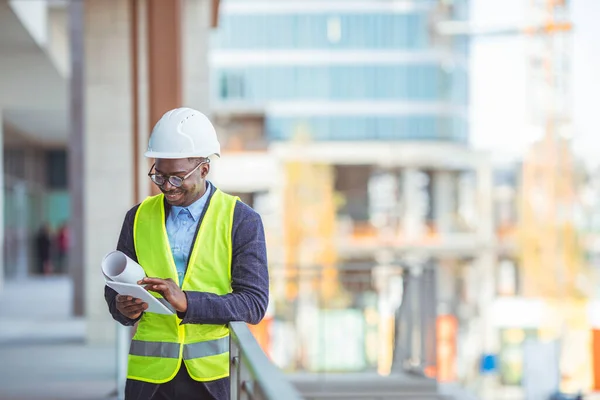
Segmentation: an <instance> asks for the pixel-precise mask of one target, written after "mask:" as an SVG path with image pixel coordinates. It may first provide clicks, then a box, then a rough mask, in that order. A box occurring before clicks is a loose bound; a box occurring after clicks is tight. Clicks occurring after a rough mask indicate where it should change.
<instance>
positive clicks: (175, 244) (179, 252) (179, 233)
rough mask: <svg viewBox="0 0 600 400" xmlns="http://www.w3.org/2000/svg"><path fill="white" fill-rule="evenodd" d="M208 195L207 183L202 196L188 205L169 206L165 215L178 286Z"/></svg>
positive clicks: (185, 267)
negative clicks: (168, 211)
mask: <svg viewBox="0 0 600 400" xmlns="http://www.w3.org/2000/svg"><path fill="white" fill-rule="evenodd" d="M209 195H210V186H208V184H207V187H206V191H205V192H204V194H203V195H202V197H200V198H199V199H198V200H196V201H195V202H194V203H192V204H191V205H189V206H188V207H177V206H173V207H171V212H170V213H169V216H168V217H167V223H166V226H167V235H168V236H169V244H170V245H171V253H172V254H173V261H175V267H176V268H177V277H178V278H179V286H182V285H183V277H184V276H185V271H186V269H187V264H188V260H189V257H190V252H191V249H192V245H193V242H194V237H195V234H196V228H197V227H198V221H200V217H201V216H202V211H203V210H204V206H205V205H206V200H207V199H208V196H209Z"/></svg>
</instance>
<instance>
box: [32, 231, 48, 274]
mask: <svg viewBox="0 0 600 400" xmlns="http://www.w3.org/2000/svg"><path fill="white" fill-rule="evenodd" d="M35 245H36V256H37V266H38V268H37V269H38V272H39V273H40V274H44V275H50V274H51V273H52V261H51V260H52V238H51V237H50V227H49V226H48V224H43V225H42V226H41V227H40V229H39V231H38V233H37V235H36V238H35Z"/></svg>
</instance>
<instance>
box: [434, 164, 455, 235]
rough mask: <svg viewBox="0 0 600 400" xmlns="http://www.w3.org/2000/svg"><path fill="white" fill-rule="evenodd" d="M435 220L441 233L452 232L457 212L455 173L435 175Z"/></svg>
mask: <svg viewBox="0 0 600 400" xmlns="http://www.w3.org/2000/svg"><path fill="white" fill-rule="evenodd" d="M433 207H434V210H433V218H434V221H435V225H436V229H437V231H438V232H439V233H441V234H445V233H449V232H450V231H451V230H452V225H453V218H454V213H455V210H456V183H455V179H454V172H452V171H435V172H434V173H433Z"/></svg>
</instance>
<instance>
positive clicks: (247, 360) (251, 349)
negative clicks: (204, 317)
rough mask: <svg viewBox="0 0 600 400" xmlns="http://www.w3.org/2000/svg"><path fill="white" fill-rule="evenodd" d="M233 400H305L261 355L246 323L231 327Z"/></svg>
mask: <svg viewBox="0 0 600 400" xmlns="http://www.w3.org/2000/svg"><path fill="white" fill-rule="evenodd" d="M229 328H230V336H229V361H230V367H229V368H230V375H231V399H232V400H280V399H285V400H302V399H303V397H302V396H301V395H300V393H298V391H297V390H296V388H295V387H294V386H293V385H292V384H291V383H290V382H289V381H288V380H287V378H286V377H285V375H284V374H283V372H282V371H281V370H280V369H279V368H277V367H276V366H275V365H274V364H273V363H272V362H271V361H270V360H269V359H268V358H267V356H266V355H265V353H264V352H263V351H262V349H261V348H260V346H259V345H258V342H257V341H256V339H255V338H254V336H253V335H252V333H251V332H250V329H248V326H247V325H246V323H244V322H231V323H230V324H229Z"/></svg>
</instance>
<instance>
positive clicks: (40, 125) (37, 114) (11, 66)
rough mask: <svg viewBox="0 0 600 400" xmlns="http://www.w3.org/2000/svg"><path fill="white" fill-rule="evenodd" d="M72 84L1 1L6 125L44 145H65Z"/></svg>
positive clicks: (0, 83)
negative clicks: (69, 86)
mask: <svg viewBox="0 0 600 400" xmlns="http://www.w3.org/2000/svg"><path fill="white" fill-rule="evenodd" d="M67 92H68V82H67V80H66V79H65V78H64V77H63V76H61V74H60V73H59V71H58V70H57V69H56V67H55V66H54V64H53V63H52V61H51V60H50V57H49V56H48V55H47V53H46V50H45V49H44V48H41V47H40V46H38V44H37V43H36V42H35V41H34V40H33V38H32V37H31V36H30V34H29V32H28V31H27V29H26V28H25V27H24V26H23V25H22V24H21V21H20V20H19V18H18V17H17V16H16V15H15V14H14V13H13V11H12V9H11V7H10V6H9V5H8V2H7V0H0V109H1V111H2V117H3V119H4V121H5V122H6V123H7V124H8V125H11V126H12V127H13V128H15V130H17V131H19V132H23V134H24V135H26V136H27V137H28V139H29V140H34V141H37V142H39V143H40V144H47V145H57V144H64V143H66V140H67V133H68V112H67V111H68V108H67V104H68V102H67Z"/></svg>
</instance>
